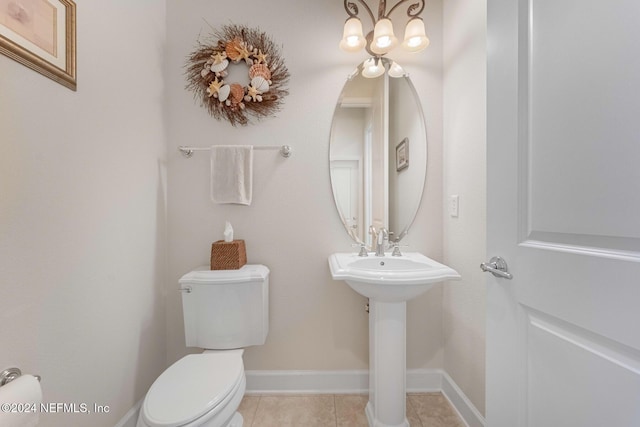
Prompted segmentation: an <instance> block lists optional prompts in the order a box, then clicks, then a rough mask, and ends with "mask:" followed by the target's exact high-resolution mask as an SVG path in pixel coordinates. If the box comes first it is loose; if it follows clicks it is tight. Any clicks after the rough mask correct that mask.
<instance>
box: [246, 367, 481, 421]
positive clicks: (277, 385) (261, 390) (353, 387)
mask: <svg viewBox="0 0 640 427" xmlns="http://www.w3.org/2000/svg"><path fill="white" fill-rule="evenodd" d="M246 375H247V391H246V394H247V395H265V394H367V393H368V392H369V371H366V370H353V371H247V372H246ZM435 391H440V392H442V394H444V396H445V397H446V398H447V399H448V400H449V402H451V405H452V406H453V407H454V408H455V410H456V411H457V412H458V415H460V418H461V419H462V420H464V422H465V423H466V424H467V426H468V427H484V426H485V420H484V417H483V416H482V414H480V412H479V411H478V409H477V408H476V407H475V406H474V405H473V404H472V403H471V401H470V400H469V399H468V398H467V396H465V394H464V393H463V392H462V390H461V389H460V387H458V385H457V384H456V383H455V382H454V381H453V379H452V378H451V377H450V376H449V375H448V374H447V373H446V372H445V371H443V370H441V369H409V370H407V392H409V393H420V392H423V393H424V392H435Z"/></svg>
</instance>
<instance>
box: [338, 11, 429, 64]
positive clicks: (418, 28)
mask: <svg viewBox="0 0 640 427" xmlns="http://www.w3.org/2000/svg"><path fill="white" fill-rule="evenodd" d="M407 1H409V0H399V1H398V2H397V3H396V4H395V5H394V6H393V7H392V8H391V9H389V12H387V2H386V0H380V2H379V4H378V19H376V18H375V16H374V14H373V12H372V11H371V8H370V7H369V5H367V3H366V1H365V0H357V3H360V4H361V5H362V6H363V8H364V9H365V10H366V11H367V13H368V15H369V17H370V18H371V24H372V26H373V30H372V31H369V32H368V33H367V35H366V36H365V35H364V34H363V32H362V22H361V21H360V18H358V13H359V9H358V5H357V3H356V1H349V0H344V10H346V11H347V14H348V15H349V18H347V21H346V22H345V24H344V32H343V36H342V41H340V48H341V49H342V50H344V51H346V52H357V51H359V50H360V49H362V48H363V47H364V48H365V49H366V50H367V52H369V53H370V54H371V55H372V56H375V57H380V56H382V55H386V54H387V53H389V52H390V51H391V50H392V49H393V48H395V47H396V46H397V45H398V39H397V38H396V36H395V34H394V33H393V23H392V22H391V19H390V18H389V16H391V14H392V13H393V11H394V10H396V8H398V6H400V5H402V4H403V3H406V2H407ZM424 6H425V2H424V0H418V1H417V2H415V3H412V4H410V5H409V7H408V8H407V16H408V17H409V22H407V25H406V26H405V29H404V41H403V42H402V48H403V49H404V50H406V51H408V52H419V51H421V50H423V49H425V48H426V47H427V46H429V38H428V37H427V35H426V33H425V30H424V22H423V21H422V18H421V17H420V16H419V15H420V14H421V13H422V11H423V10H424Z"/></svg>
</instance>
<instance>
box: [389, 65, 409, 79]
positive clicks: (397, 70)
mask: <svg viewBox="0 0 640 427" xmlns="http://www.w3.org/2000/svg"><path fill="white" fill-rule="evenodd" d="M388 74H389V77H393V78H395V79H397V78H399V77H404V76H406V75H407V73H406V72H405V71H404V68H402V67H401V66H400V65H398V63H397V62H396V61H393V62H392V63H391V66H389V72H388Z"/></svg>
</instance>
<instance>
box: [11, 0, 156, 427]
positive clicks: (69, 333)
mask: <svg viewBox="0 0 640 427" xmlns="http://www.w3.org/2000/svg"><path fill="white" fill-rule="evenodd" d="M77 3H78V8H77V20H78V26H77V33H78V55H77V60H78V91H77V92H72V91H70V90H69V89H66V88H64V87H63V86H61V85H59V84H57V83H55V82H53V81H52V80H49V79H47V78H46V77H44V76H42V75H40V74H37V73H35V72H33V71H31V70H29V69H28V68H26V67H24V66H22V65H20V64H18V63H17V62H14V61H12V60H10V59H9V58H7V57H5V56H1V55H0V76H1V77H0V301H1V302H2V308H1V309H0V370H1V369H5V368H8V367H10V366H18V367H20V368H22V369H23V371H25V372H27V373H34V374H35V373H37V374H40V375H42V387H43V390H44V400H45V401H46V402H61V403H77V404H80V403H88V404H90V405H92V404H93V403H97V404H100V405H109V406H110V409H111V410H110V413H108V414H105V415H91V416H88V415H78V414H75V415H74V414H49V415H43V416H42V418H41V423H40V425H41V426H43V427H47V426H72V425H92V426H98V427H99V426H113V425H114V424H115V423H116V422H117V421H118V420H119V419H120V418H121V417H122V416H123V414H124V413H125V412H126V411H128V410H129V409H130V408H131V407H132V406H133V405H134V404H135V402H136V401H138V400H139V399H140V398H142V396H143V395H144V393H145V392H146V390H147V389H148V387H149V386H150V384H151V382H152V381H153V380H154V379H155V378H156V376H157V375H158V374H159V373H160V372H161V371H162V369H163V368H164V367H165V355H166V354H165V321H164V319H165V309H164V282H163V280H164V276H165V273H164V271H165V269H164V266H165V258H166V257H165V251H166V233H165V196H164V191H165V190H164V179H165V178H164V156H165V141H164V130H163V122H162V118H163V91H164V86H163V77H162V67H163V48H164V40H165V5H164V2H163V1H151V0H145V1H135V2H131V1H128V0H114V1H108V2H95V1H88V2H87V1H80V2H77Z"/></svg>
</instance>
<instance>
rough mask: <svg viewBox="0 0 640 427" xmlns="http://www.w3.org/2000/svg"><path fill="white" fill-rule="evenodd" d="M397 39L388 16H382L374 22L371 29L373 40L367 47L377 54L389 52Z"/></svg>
mask: <svg viewBox="0 0 640 427" xmlns="http://www.w3.org/2000/svg"><path fill="white" fill-rule="evenodd" d="M397 44H398V39H397V38H396V36H395V35H394V34H393V23H392V22H391V19H389V18H383V19H381V20H379V21H378V22H376V26H375V29H374V30H373V40H372V41H371V45H370V46H369V49H371V51H372V52H373V53H376V54H378V55H384V54H386V53H389V52H390V51H391V49H393V48H394V47H396V45H397Z"/></svg>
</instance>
